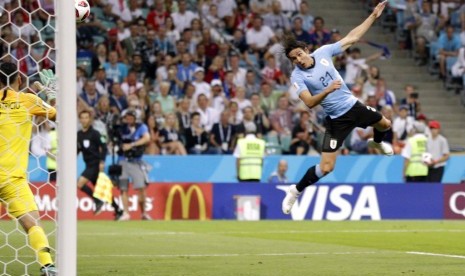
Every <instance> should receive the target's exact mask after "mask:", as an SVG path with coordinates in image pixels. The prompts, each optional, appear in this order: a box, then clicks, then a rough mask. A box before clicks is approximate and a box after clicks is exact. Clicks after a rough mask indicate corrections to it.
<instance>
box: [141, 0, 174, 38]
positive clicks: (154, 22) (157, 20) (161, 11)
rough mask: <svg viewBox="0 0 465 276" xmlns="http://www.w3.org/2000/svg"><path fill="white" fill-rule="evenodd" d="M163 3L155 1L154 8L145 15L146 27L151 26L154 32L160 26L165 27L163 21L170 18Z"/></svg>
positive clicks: (160, 0)
mask: <svg viewBox="0 0 465 276" xmlns="http://www.w3.org/2000/svg"><path fill="white" fill-rule="evenodd" d="M163 2H164V1H163V0H156V1H155V5H154V8H153V9H152V10H151V11H150V12H149V13H148V14H147V21H146V22H147V26H151V27H152V29H154V30H155V31H158V30H159V27H160V26H165V19H166V18H168V17H169V16H170V14H169V12H167V11H166V10H165V7H164V6H163Z"/></svg>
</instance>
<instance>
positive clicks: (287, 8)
mask: <svg viewBox="0 0 465 276" xmlns="http://www.w3.org/2000/svg"><path fill="white" fill-rule="evenodd" d="M279 2H280V3H281V10H282V11H283V12H292V13H294V12H298V11H299V6H300V2H302V0H279Z"/></svg>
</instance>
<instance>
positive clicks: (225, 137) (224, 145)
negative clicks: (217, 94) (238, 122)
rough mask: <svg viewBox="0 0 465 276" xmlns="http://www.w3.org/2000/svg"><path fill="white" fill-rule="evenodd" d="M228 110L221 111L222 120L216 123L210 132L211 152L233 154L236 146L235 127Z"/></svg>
mask: <svg viewBox="0 0 465 276" xmlns="http://www.w3.org/2000/svg"><path fill="white" fill-rule="evenodd" d="M229 118H230V113H229V111H228V110H224V111H223V112H221V115H220V121H219V122H218V123H215V124H214V125H213V127H212V130H211V132H210V144H211V149H210V152H213V153H217V154H221V153H223V154H231V153H232V149H233V148H234V137H235V136H236V131H235V128H234V126H233V125H232V124H230V123H229Z"/></svg>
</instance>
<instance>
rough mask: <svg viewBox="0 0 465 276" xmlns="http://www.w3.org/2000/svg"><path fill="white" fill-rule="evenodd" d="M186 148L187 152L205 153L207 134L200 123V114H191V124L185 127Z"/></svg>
mask: <svg viewBox="0 0 465 276" xmlns="http://www.w3.org/2000/svg"><path fill="white" fill-rule="evenodd" d="M184 132H185V135H186V149H187V152H188V153H189V154H205V153H207V150H208V134H207V132H206V131H205V129H204V128H203V127H202V126H201V125H200V114H199V113H198V112H193V113H192V114H191V126H190V128H188V129H186V130H185V131H184Z"/></svg>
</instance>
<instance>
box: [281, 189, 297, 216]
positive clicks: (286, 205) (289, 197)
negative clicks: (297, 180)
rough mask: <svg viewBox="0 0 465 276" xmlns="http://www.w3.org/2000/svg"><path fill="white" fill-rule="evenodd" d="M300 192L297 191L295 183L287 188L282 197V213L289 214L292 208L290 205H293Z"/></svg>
mask: <svg viewBox="0 0 465 276" xmlns="http://www.w3.org/2000/svg"><path fill="white" fill-rule="evenodd" d="M299 195H300V193H299V191H297V189H296V186H295V185H290V186H289V189H288V190H287V192H286V196H285V197H284V199H283V204H282V208H283V213H284V214H286V215H287V214H289V213H290V212H291V210H292V206H293V205H294V203H295V201H296V200H297V198H298V197H299Z"/></svg>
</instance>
